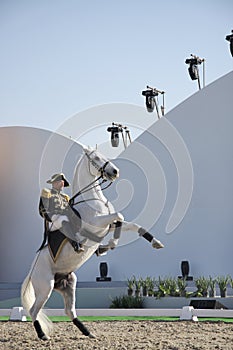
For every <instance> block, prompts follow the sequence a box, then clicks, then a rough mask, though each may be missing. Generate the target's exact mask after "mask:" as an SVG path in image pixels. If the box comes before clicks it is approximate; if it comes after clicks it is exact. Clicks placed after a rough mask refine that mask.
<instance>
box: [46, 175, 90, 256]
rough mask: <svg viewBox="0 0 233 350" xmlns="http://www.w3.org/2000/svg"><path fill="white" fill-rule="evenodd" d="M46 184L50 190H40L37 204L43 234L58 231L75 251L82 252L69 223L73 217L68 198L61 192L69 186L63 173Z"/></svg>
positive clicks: (54, 176) (82, 249)
mask: <svg viewBox="0 0 233 350" xmlns="http://www.w3.org/2000/svg"><path fill="white" fill-rule="evenodd" d="M47 183H48V184H51V185H52V188H51V189H47V188H43V189H42V191H41V196H40V202H39V213H40V215H41V216H42V217H43V218H44V220H45V233H46V234H47V233H48V232H53V231H56V230H59V231H60V232H62V233H63V234H64V235H65V236H66V237H68V238H69V239H70V240H71V244H72V246H73V247H74V249H75V251H77V252H78V253H79V252H82V251H84V248H83V247H82V244H80V243H79V242H78V241H77V239H75V238H76V236H75V230H74V227H73V226H72V222H71V217H72V218H74V216H75V215H74V213H73V211H72V209H71V208H70V206H69V196H68V195H67V194H65V193H63V192H61V191H62V190H63V188H64V187H68V186H69V185H70V184H69V182H68V181H67V179H66V178H65V175H64V174H63V173H58V174H54V175H53V176H52V177H51V179H49V180H48V181H47ZM78 219H79V218H77V220H78ZM42 246H43V244H42ZM41 248H42V247H41ZM41 248H40V249H41Z"/></svg>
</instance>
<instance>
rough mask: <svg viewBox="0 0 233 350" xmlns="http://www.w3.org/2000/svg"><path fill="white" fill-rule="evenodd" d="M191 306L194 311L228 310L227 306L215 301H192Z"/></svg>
mask: <svg viewBox="0 0 233 350" xmlns="http://www.w3.org/2000/svg"><path fill="white" fill-rule="evenodd" d="M189 306H193V307H194V309H227V307H226V306H224V305H223V304H221V303H220V302H219V301H217V300H215V299H210V300H207V299H198V300H195V299H192V300H191V301H190V304H189Z"/></svg>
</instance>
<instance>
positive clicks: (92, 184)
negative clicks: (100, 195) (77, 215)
mask: <svg viewBox="0 0 233 350" xmlns="http://www.w3.org/2000/svg"><path fill="white" fill-rule="evenodd" d="M94 152H95V150H93V151H92V152H91V153H90V154H88V153H87V152H85V155H86V156H87V158H88V161H89V162H88V165H89V172H91V169H90V164H92V165H93V166H94V167H95V168H96V169H97V170H98V172H100V176H99V177H97V178H96V179H95V180H94V181H92V182H91V183H89V184H88V185H87V186H85V187H83V188H82V189H81V190H79V191H78V192H77V193H76V194H75V195H73V197H71V198H70V200H69V204H70V205H71V206H74V205H76V204H79V203H83V202H86V200H82V201H78V202H76V203H75V199H76V198H77V197H78V196H80V195H81V194H83V193H85V192H88V191H90V190H92V189H93V188H95V187H98V186H100V187H101V185H102V184H103V183H105V182H106V181H108V180H107V179H105V178H104V170H105V168H106V166H107V165H108V164H109V161H107V162H105V163H104V165H103V166H102V167H100V168H99V167H98V165H97V164H96V163H95V162H94V160H93V159H92V158H91V157H90V156H91V155H92V153H94ZM100 179H102V181H101V183H98V181H99V180H100ZM109 181H110V180H109ZM96 182H97V183H96ZM111 184H112V181H110V182H109V184H108V185H107V186H105V187H104V188H101V190H102V191H103V190H105V189H107V188H108V187H110V186H111ZM90 200H96V199H95V198H93V199H90Z"/></svg>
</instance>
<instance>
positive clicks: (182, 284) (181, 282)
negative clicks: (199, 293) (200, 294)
mask: <svg viewBox="0 0 233 350" xmlns="http://www.w3.org/2000/svg"><path fill="white" fill-rule="evenodd" d="M177 286H178V290H179V295H180V296H181V297H187V296H188V295H187V292H186V287H187V281H186V278H178V279H177Z"/></svg>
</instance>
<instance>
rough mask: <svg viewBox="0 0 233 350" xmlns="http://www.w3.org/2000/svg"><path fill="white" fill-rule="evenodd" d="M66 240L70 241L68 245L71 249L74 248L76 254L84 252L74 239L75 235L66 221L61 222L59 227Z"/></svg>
mask: <svg viewBox="0 0 233 350" xmlns="http://www.w3.org/2000/svg"><path fill="white" fill-rule="evenodd" d="M60 231H61V232H62V233H63V234H64V235H65V236H66V237H67V238H69V239H70V243H71V245H72V247H73V248H74V250H75V251H76V252H77V253H82V252H84V248H83V246H82V244H81V243H79V242H77V241H76V240H75V239H74V238H76V237H75V233H74V230H72V227H71V225H70V223H69V222H67V221H63V222H62V227H61V230H60Z"/></svg>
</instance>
